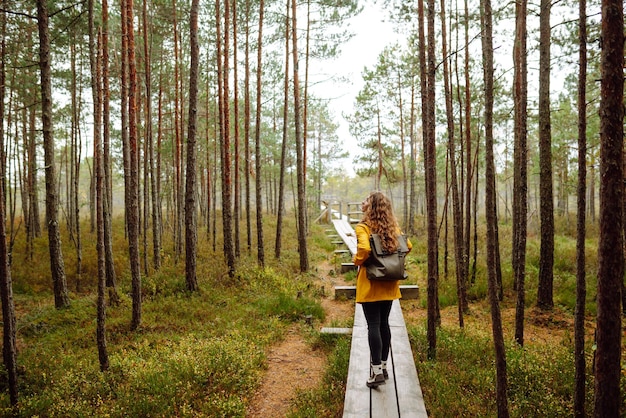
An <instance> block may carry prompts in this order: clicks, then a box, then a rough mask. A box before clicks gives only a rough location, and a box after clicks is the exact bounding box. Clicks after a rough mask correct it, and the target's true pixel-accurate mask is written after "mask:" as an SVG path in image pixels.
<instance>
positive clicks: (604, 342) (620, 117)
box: [595, 0, 624, 418]
mask: <svg viewBox="0 0 626 418" xmlns="http://www.w3.org/2000/svg"><path fill="white" fill-rule="evenodd" d="M601 39H602V52H601V67H600V70H601V80H602V81H601V85H600V179H601V182H600V238H599V243H598V296H597V304H598V313H597V319H596V331H597V333H596V347H597V348H596V358H595V416H596V417H598V418H600V417H617V416H620V406H621V404H622V402H621V401H622V396H621V394H620V376H621V374H622V373H621V370H622V368H621V365H620V357H621V337H622V321H621V290H622V280H623V279H624V238H623V229H622V222H623V213H622V212H623V208H622V204H623V193H624V173H623V167H624V165H623V158H624V156H623V153H624V125H623V123H624V74H623V68H624V5H623V3H622V1H621V0H603V1H602V32H601ZM621 412H623V411H621Z"/></svg>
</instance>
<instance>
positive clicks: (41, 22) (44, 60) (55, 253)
mask: <svg viewBox="0 0 626 418" xmlns="http://www.w3.org/2000/svg"><path fill="white" fill-rule="evenodd" d="M37 23H38V28H39V68H40V71H41V112H42V114H41V119H42V122H43V144H44V145H43V146H44V163H45V166H46V176H45V177H46V221H47V224H48V241H49V243H48V247H49V251H50V270H51V273H52V283H53V285H54V286H53V288H54V305H55V306H56V307H57V308H64V307H67V306H69V305H70V299H69V296H68V293H67V282H66V279H65V265H64V262H63V252H62V250H61V235H60V232H59V221H58V212H59V199H58V191H57V179H56V165H55V161H54V135H53V128H52V80H51V78H52V74H51V71H52V69H51V66H52V63H51V62H50V59H51V58H50V29H49V23H48V9H47V6H46V1H45V0H37Z"/></svg>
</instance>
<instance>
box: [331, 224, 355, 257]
mask: <svg viewBox="0 0 626 418" xmlns="http://www.w3.org/2000/svg"><path fill="white" fill-rule="evenodd" d="M333 226H334V227H335V229H336V230H337V234H338V235H339V237H340V238H341V240H342V241H343V242H344V244H346V247H348V250H350V254H352V256H353V257H354V255H355V254H356V233H355V232H354V228H352V225H350V222H348V219H347V218H346V217H341V219H333Z"/></svg>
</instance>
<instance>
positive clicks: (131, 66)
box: [125, 0, 142, 330]
mask: <svg viewBox="0 0 626 418" xmlns="http://www.w3.org/2000/svg"><path fill="white" fill-rule="evenodd" d="M125 2H126V4H125V6H126V10H125V13H126V32H125V33H126V37H127V38H128V45H127V46H128V49H127V50H126V54H127V56H128V145H129V165H130V179H129V180H130V181H129V187H130V190H129V193H128V198H129V200H128V201H127V203H126V210H127V219H128V256H129V262H130V273H131V282H132V284H131V286H132V298H133V314H132V321H131V328H132V329H133V330H136V329H137V328H139V326H140V325H141V304H142V303H141V302H142V301H141V268H140V263H139V173H138V167H139V151H138V146H137V100H136V99H137V70H136V61H135V30H134V23H133V22H134V20H133V0H125Z"/></svg>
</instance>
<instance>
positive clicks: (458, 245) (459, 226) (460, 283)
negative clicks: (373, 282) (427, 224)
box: [441, 0, 467, 328]
mask: <svg viewBox="0 0 626 418" xmlns="http://www.w3.org/2000/svg"><path fill="white" fill-rule="evenodd" d="M441 28H442V29H441V34H442V41H441V43H442V55H443V79H444V95H445V100H446V119H447V122H448V132H447V133H448V153H449V155H450V175H451V179H450V181H451V185H450V187H451V189H452V228H453V231H454V260H455V267H456V268H455V273H456V284H457V296H458V315H459V326H460V327H461V328H463V326H464V321H463V313H464V310H465V307H466V306H467V290H466V283H467V279H466V277H464V275H463V273H464V269H463V254H465V250H464V248H463V245H464V240H463V215H462V209H461V201H460V197H459V186H458V180H457V166H456V153H455V147H456V144H455V140H454V114H453V109H452V91H451V88H450V81H449V80H450V78H449V77H450V69H449V65H448V59H449V58H448V47H447V40H446V13H445V2H444V0H441Z"/></svg>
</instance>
